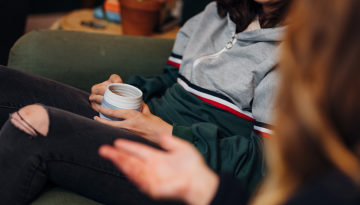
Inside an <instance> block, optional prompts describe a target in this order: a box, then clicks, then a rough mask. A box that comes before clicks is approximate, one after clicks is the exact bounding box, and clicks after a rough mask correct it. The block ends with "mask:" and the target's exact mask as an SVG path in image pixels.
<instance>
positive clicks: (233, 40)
mask: <svg viewBox="0 0 360 205" xmlns="http://www.w3.org/2000/svg"><path fill="white" fill-rule="evenodd" d="M235 42H236V34H234V35H233V36H232V38H231V41H229V42H227V43H226V46H225V48H226V49H227V50H230V49H231V48H232V47H233V46H234V44H235Z"/></svg>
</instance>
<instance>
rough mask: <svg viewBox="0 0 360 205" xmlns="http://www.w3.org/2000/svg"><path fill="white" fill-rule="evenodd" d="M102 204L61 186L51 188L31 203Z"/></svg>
mask: <svg viewBox="0 0 360 205" xmlns="http://www.w3.org/2000/svg"><path fill="white" fill-rule="evenodd" d="M49 204H51V205H82V204H84V205H101V204H100V203H98V202H95V201H93V200H90V199H87V198H85V197H83V196H80V195H77V194H75V193H71V192H69V191H66V190H63V189H61V188H58V187H55V188H51V189H49V190H48V191H46V192H45V193H44V194H42V195H41V196H40V197H39V198H38V199H37V200H35V201H34V202H33V203H32V204H31V205H49Z"/></svg>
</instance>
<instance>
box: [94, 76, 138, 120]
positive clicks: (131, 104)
mask: <svg viewBox="0 0 360 205" xmlns="http://www.w3.org/2000/svg"><path fill="white" fill-rule="evenodd" d="M142 95H143V94H142V92H141V90H140V89H138V88H137V87H134V86H132V85H129V84H124V83H112V84H110V85H108V86H107V88H106V91H105V94H104V98H103V100H102V103H101V106H103V107H106V108H111V109H131V110H137V111H141V108H142ZM100 117H101V118H105V119H108V120H122V119H118V118H113V117H110V116H106V115H103V114H102V113H100Z"/></svg>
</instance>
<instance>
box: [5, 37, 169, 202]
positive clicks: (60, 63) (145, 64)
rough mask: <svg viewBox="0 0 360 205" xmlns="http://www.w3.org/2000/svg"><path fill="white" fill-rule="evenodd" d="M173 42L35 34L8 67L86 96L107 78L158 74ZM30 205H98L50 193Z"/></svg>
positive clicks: (20, 45) (17, 47)
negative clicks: (77, 90)
mask: <svg viewBox="0 0 360 205" xmlns="http://www.w3.org/2000/svg"><path fill="white" fill-rule="evenodd" d="M173 43H174V41H173V40H168V39H159V38H149V37H131V36H115V35H104V34H90V33H81V32H71V31H34V32H31V33H29V34H27V35H25V36H23V37H22V38H20V39H19V40H18V41H17V43H16V44H15V45H14V46H13V48H12V49H11V51H10V55H9V62H8V66H9V67H12V68H15V69H18V70H22V71H25V72H28V73H33V74H36V75H40V76H44V77H47V78H50V79H54V80H57V81H60V82H63V83H66V84H69V85H72V86H75V87H77V88H80V89H83V90H86V91H89V90H90V88H91V86H92V85H93V84H95V83H98V82H102V81H104V80H105V79H107V78H108V77H109V75H110V74H112V73H118V74H119V75H121V76H122V77H123V79H124V80H126V79H127V78H128V77H129V76H131V75H136V74H141V75H145V76H146V75H154V74H160V73H161V72H162V68H163V66H164V65H165V63H166V60H167V58H168V56H169V54H170V52H171V48H172V45H173ZM32 204H33V205H65V204H66V205H75V204H76V205H79V204H87V205H97V204H99V203H97V202H94V201H92V200H90V199H87V198H85V197H82V196H79V195H76V194H74V193H71V192H68V191H66V190H63V189H61V188H59V187H54V188H51V189H49V190H47V191H45V193H43V194H42V195H41V196H40V197H39V198H38V199H37V200H36V201H35V202H33V203H32Z"/></svg>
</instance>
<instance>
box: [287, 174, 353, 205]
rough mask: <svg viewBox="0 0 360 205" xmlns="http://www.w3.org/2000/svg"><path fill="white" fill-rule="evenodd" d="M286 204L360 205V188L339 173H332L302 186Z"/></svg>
mask: <svg viewBox="0 0 360 205" xmlns="http://www.w3.org/2000/svg"><path fill="white" fill-rule="evenodd" d="M285 204H286V205H300V204H308V205H311V204H314V205H315V204H316V205H318V204H326V205H332V204H334V205H335V204H341V205H359V204H360V186H357V185H355V184H354V183H353V182H352V181H351V180H350V179H349V178H348V177H346V176H345V175H343V174H342V173H340V172H339V171H332V172H330V173H328V174H325V175H323V176H321V177H319V178H317V179H315V180H313V181H311V182H310V183H308V184H306V185H304V186H302V187H301V188H300V189H299V190H298V191H297V192H296V193H295V194H294V195H293V196H292V197H291V198H290V199H289V200H288V201H287V202H286V203H285Z"/></svg>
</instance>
